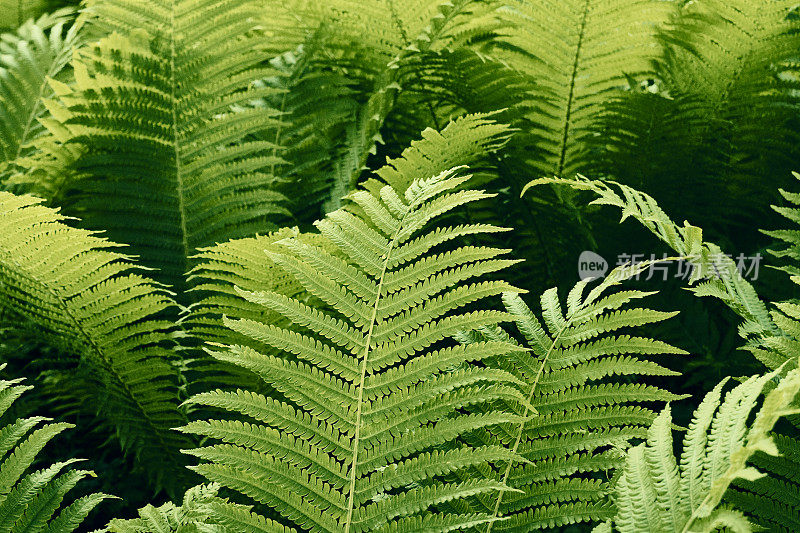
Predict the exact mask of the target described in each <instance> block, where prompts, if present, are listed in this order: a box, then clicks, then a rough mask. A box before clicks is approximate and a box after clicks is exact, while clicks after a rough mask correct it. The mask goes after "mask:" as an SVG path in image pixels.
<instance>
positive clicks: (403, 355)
mask: <svg viewBox="0 0 800 533" xmlns="http://www.w3.org/2000/svg"><path fill="white" fill-rule="evenodd" d="M468 179H469V176H457V175H456V172H455V170H451V171H447V172H444V173H442V174H440V175H438V176H435V177H432V178H426V179H418V180H415V181H413V182H411V185H410V186H409V187H408V188H407V189H406V190H405V192H398V190H397V189H394V188H392V187H391V186H388V185H386V186H384V187H382V188H381V189H380V190H379V191H376V192H373V193H370V192H367V191H364V190H362V191H358V192H355V193H353V194H351V195H350V196H349V197H348V206H347V208H342V209H339V210H337V211H334V212H333V213H330V214H329V215H328V216H327V217H326V218H325V219H323V220H321V221H319V222H317V224H316V226H317V228H318V229H319V232H320V234H321V235H322V237H324V238H325V239H326V240H328V241H330V243H331V244H332V245H333V246H335V248H336V251H335V253H329V252H328V251H326V250H325V248H324V247H322V246H318V245H314V244H308V243H306V242H303V240H302V239H298V238H287V239H283V240H282V241H279V242H277V243H275V244H276V247H278V250H277V251H276V250H274V249H268V255H269V257H270V258H271V260H272V261H273V262H274V263H275V264H277V265H278V266H280V267H281V268H282V269H284V270H285V271H286V272H287V273H289V274H291V275H292V276H293V277H294V278H296V279H297V281H298V282H299V283H300V284H301V285H302V286H303V287H304V288H305V289H306V290H307V291H308V292H309V293H310V294H312V295H313V296H314V297H316V298H317V299H319V300H320V302H321V303H319V304H317V305H316V306H314V307H312V306H309V305H306V304H304V303H303V302H301V301H298V300H296V299H294V298H291V297H287V296H285V295H284V294H281V293H279V292H274V291H268V292H242V295H243V296H244V297H245V298H247V299H248V300H249V301H251V302H252V303H255V304H260V305H262V306H264V307H265V308H266V309H269V310H271V311H273V312H276V313H279V314H281V315H283V316H284V317H286V318H287V319H289V320H290V322H292V323H293V326H291V327H280V326H276V325H274V324H271V323H264V322H260V321H258V320H252V319H246V318H242V319H238V320H230V319H228V320H226V324H227V325H228V326H229V327H230V328H231V329H233V330H234V331H236V332H238V333H239V334H241V335H246V336H249V337H252V338H253V339H254V340H255V341H257V342H260V343H264V344H267V345H271V346H272V347H274V348H277V349H279V350H280V351H281V353H279V354H278V355H264V354H261V353H259V352H257V351H256V350H255V349H253V348H251V347H249V346H245V345H235V346H232V347H230V348H228V349H219V350H216V351H214V352H213V355H214V356H215V357H217V358H219V359H220V360H222V361H225V362H228V363H231V364H235V365H239V366H241V367H244V368H246V369H249V370H251V371H252V372H254V373H256V374H257V375H258V376H259V378H260V379H261V380H263V381H264V382H265V383H266V384H268V385H270V386H271V387H272V388H273V389H274V390H275V391H277V393H278V394H277V395H273V396H270V397H266V396H263V395H260V394H256V393H253V392H250V391H246V390H236V391H223V390H216V391H212V392H208V393H201V394H199V395H196V396H194V397H193V398H192V399H191V400H190V403H192V404H194V405H199V406H205V407H215V408H221V409H223V410H226V411H228V412H229V413H230V415H231V416H229V417H228V418H222V419H212V420H201V421H197V422H191V423H190V424H188V425H187V426H185V427H184V428H183V431H185V432H188V433H192V434H196V435H202V436H206V437H209V438H210V439H212V441H221V442H218V443H216V444H213V443H210V444H209V445H208V446H205V447H202V448H198V449H196V450H191V451H190V452H189V453H191V454H192V455H195V456H197V457H198V458H200V460H201V463H200V464H199V465H197V466H195V467H192V468H193V469H194V470H196V471H197V472H199V473H200V474H202V475H204V476H205V477H206V478H208V479H209V480H210V481H212V482H217V483H220V484H221V485H223V486H226V487H229V488H232V489H234V490H237V491H239V492H242V493H244V494H246V495H248V496H250V497H251V498H253V499H255V500H256V501H258V502H260V503H262V504H264V505H267V506H269V507H271V508H273V509H274V510H275V511H277V512H278V513H279V514H280V515H282V516H283V518H284V519H285V520H287V521H289V522H291V523H292V524H294V525H295V526H297V527H300V528H302V529H305V530H310V531H326V532H341V531H345V532H357V531H404V530H435V531H451V530H456V529H460V528H467V527H471V526H474V525H476V524H480V523H485V522H486V521H487V520H491V519H492V517H491V515H489V514H486V513H475V512H465V513H448V512H441V513H437V512H431V511H432V510H435V508H436V507H437V506H438V505H441V504H444V503H446V502H450V501H453V500H457V499H461V498H465V497H469V496H474V495H477V494H484V493H495V492H496V491H498V490H500V489H502V488H504V485H503V484H501V483H499V482H498V481H496V480H494V479H484V478H475V479H469V480H464V481H458V480H453V479H450V478H448V474H452V473H454V472H458V471H461V470H464V469H467V468H470V467H474V466H477V465H481V464H485V463H487V462H488V463H492V464H505V463H506V462H514V461H516V455H515V454H514V453H512V452H511V451H510V450H508V449H507V448H505V447H502V446H497V445H488V446H477V447H472V446H466V445H461V444H457V439H458V437H459V436H460V435H463V434H465V433H466V432H469V431H473V430H475V429H478V428H481V427H486V426H488V425H495V424H499V423H514V422H517V421H518V420H519V416H518V415H515V414H512V413H506V412H503V411H499V410H496V409H495V408H494V407H493V405H494V404H495V402H498V401H502V402H505V403H508V404H511V405H514V404H517V403H522V404H524V403H525V399H524V398H523V396H522V394H521V393H520V391H519V388H520V386H521V385H522V383H521V382H520V381H519V380H518V379H517V378H516V377H514V376H513V375H512V374H510V373H508V372H505V371H503V370H499V369H492V368H488V367H484V366H482V365H481V364H480V362H481V361H483V360H486V359H488V358H493V357H494V358H496V357H500V356H503V355H505V354H509V353H513V352H516V351H521V350H523V348H521V347H518V346H514V345H513V344H510V343H507V342H502V341H501V342H494V341H492V342H481V343H475V344H472V345H469V346H465V345H458V344H457V343H455V342H453V341H450V340H449V337H450V336H452V335H454V334H455V333H456V332H458V331H460V330H468V329H475V328H479V327H483V326H491V325H494V324H496V323H498V322H501V321H504V320H507V319H508V318H509V315H508V314H507V313H505V312H501V311H496V310H491V309H487V308H480V307H478V308H477V309H476V308H474V307H471V308H468V309H463V308H464V307H465V306H472V305H474V304H475V303H476V302H479V301H481V300H483V299H485V298H488V297H491V296H497V295H499V294H501V293H502V292H516V291H517V289H515V288H514V287H512V286H510V285H509V284H507V283H505V282H503V281H477V280H475V281H474V279H475V278H479V277H481V276H483V275H485V274H487V273H491V272H496V271H498V270H501V269H503V268H505V267H508V266H510V265H513V264H514V263H515V262H516V261H514V260H510V259H505V258H503V257H502V256H503V254H505V253H507V250H500V249H494V248H487V247H476V246H461V247H458V248H455V249H450V250H448V249H444V250H443V249H442V248H441V246H442V245H446V244H448V243H453V242H457V241H458V240H460V239H461V238H462V237H463V236H466V235H472V234H478V233H487V232H490V233H491V232H498V231H503V230H502V228H498V227H494V226H487V225H482V224H473V225H462V226H455V227H448V226H437V225H436V224H435V220H436V218H437V217H439V216H441V215H442V214H444V213H446V212H449V211H451V210H453V209H455V208H457V207H459V206H461V205H464V204H467V203H469V202H474V201H478V200H481V199H483V198H486V197H487V196H488V195H487V194H486V193H484V192H482V191H476V190H469V189H458V190H456V189H457V188H459V187H461V186H462V185H464V184H465V183H466V181H467V180H468ZM480 406H484V407H486V409H485V412H482V413H479V414H471V413H470V411H471V409H472V408H473V407H480ZM242 415H243V416H245V417H247V418H248V419H250V421H246V422H243V421H240V420H238V419H237V417H238V418H240V417H241V416H242Z"/></svg>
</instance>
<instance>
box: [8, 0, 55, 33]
mask: <svg viewBox="0 0 800 533" xmlns="http://www.w3.org/2000/svg"><path fill="white" fill-rule="evenodd" d="M46 9H47V0H3V1H2V2H0V13H1V14H2V15H0V30H5V31H8V30H14V29H17V28H19V27H20V26H22V24H23V23H24V22H25V21H27V20H28V19H30V18H36V17H38V16H39V15H41V14H42V13H44V11H45V10H46Z"/></svg>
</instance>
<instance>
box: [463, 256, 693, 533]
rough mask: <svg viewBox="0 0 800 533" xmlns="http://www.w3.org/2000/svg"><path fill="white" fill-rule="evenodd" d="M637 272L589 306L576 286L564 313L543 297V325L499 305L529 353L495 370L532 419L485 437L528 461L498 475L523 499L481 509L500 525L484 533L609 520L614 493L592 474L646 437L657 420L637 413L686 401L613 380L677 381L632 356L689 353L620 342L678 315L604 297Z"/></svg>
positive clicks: (623, 274)
mask: <svg viewBox="0 0 800 533" xmlns="http://www.w3.org/2000/svg"><path fill="white" fill-rule="evenodd" d="M637 271H638V269H637V268H632V267H630V266H629V267H626V268H625V269H616V270H614V271H612V272H611V273H610V274H609V275H608V277H607V278H606V280H604V281H603V282H602V283H601V284H600V285H598V286H597V287H595V288H593V289H592V290H591V291H589V293H588V294H586V295H585V296H584V295H583V293H584V291H585V289H586V287H587V282H585V281H581V282H579V283H578V284H577V285H576V286H575V287H574V288H573V290H572V291H570V293H569V295H568V298H567V309H566V313H565V311H564V310H563V309H562V308H561V304H560V302H559V299H558V295H557V293H556V290H555V289H551V290H548V291H546V292H545V293H544V294H542V297H541V305H542V319H543V322H542V321H540V319H539V318H537V317H536V315H534V314H533V312H531V310H530V309H529V308H528V307H527V305H525V303H524V302H523V301H522V299H521V298H520V297H519V296H517V295H516V294H511V293H508V294H505V295H504V296H503V301H504V303H505V305H506V309H507V310H508V312H509V313H511V315H512V316H513V317H514V321H515V323H516V324H517V327H518V329H519V331H520V332H521V333H522V335H523V336H524V337H525V339H526V341H527V345H528V347H529V348H530V350H531V352H520V353H516V354H514V357H508V356H504V357H503V358H501V359H499V360H497V364H498V365H500V366H501V368H504V369H506V370H508V371H509V372H511V373H512V374H514V375H516V376H517V377H518V378H519V379H520V380H521V381H522V382H523V383H524V385H523V387H521V388H520V392H521V393H522V394H524V395H525V396H526V397H527V398H528V402H529V403H530V405H531V409H533V411H528V410H527V408H525V409H524V410H523V411H520V412H519V413H518V414H520V415H521V420H523V421H524V422H521V423H519V424H517V425H516V426H515V425H511V424H505V425H503V426H501V427H500V428H497V429H490V430H489V431H488V432H486V433H485V435H484V437H483V439H484V441H485V442H487V443H490V444H495V445H503V446H507V447H510V448H511V449H512V450H514V451H515V452H517V453H519V454H520V455H521V456H522V457H524V458H525V459H527V460H528V461H529V463H528V464H522V465H511V464H509V465H508V466H506V468H505V469H504V470H503V471H501V472H499V473H498V475H499V476H500V479H501V481H502V482H503V483H504V484H508V485H509V486H510V487H513V488H516V489H519V490H520V491H521V492H519V493H501V494H500V495H499V496H492V497H482V498H480V499H479V505H480V508H481V509H487V510H489V511H490V512H493V513H494V516H496V517H503V518H504V520H502V521H499V522H492V523H490V524H489V526H488V527H487V528H486V530H487V531H491V530H497V531H530V530H533V529H542V528H548V527H558V526H563V525H567V524H572V523H576V522H582V521H589V520H598V519H605V518H607V517H609V516H610V514H609V513H610V508H609V505H608V502H607V494H608V492H609V486H608V484H607V483H606V482H604V481H603V480H602V479H600V478H599V477H596V476H594V475H593V474H596V473H600V472H603V471H607V470H613V469H614V468H616V467H617V466H620V465H621V461H622V457H621V456H620V454H619V453H618V452H616V450H618V449H620V448H624V447H625V446H627V443H628V441H629V439H631V438H641V437H643V436H644V434H645V430H646V428H647V427H648V426H649V425H650V423H651V422H652V420H653V418H654V414H653V413H652V412H651V411H650V410H649V409H647V408H645V407H642V406H640V405H637V404H638V403H641V402H648V401H671V400H675V399H678V398H680V396H676V395H673V394H671V393H669V392H667V391H665V390H663V389H661V388H659V387H655V386H651V385H645V384H632V383H620V382H619V381H617V380H614V379H607V378H609V377H613V376H614V375H619V376H624V375H634V376H635V375H674V374H675V373H674V372H672V371H670V370H668V369H666V368H664V367H662V366H660V365H658V364H656V363H653V362H650V361H646V360H644V359H639V358H638V357H636V356H638V355H652V354H683V353H686V352H684V351H683V350H680V349H678V348H675V347H673V346H670V345H669V344H666V343H664V342H660V341H656V340H652V339H648V338H644V337H632V336H630V335H620V334H615V333H616V332H617V330H620V329H623V328H624V329H628V328H631V327H637V326H640V325H642V324H645V323H649V322H658V321H661V320H664V319H666V318H668V317H670V316H672V315H673V314H674V313H663V312H659V311H654V310H650V309H644V308H632V309H623V307H624V306H626V304H628V303H629V302H631V301H632V300H635V299H638V298H643V297H646V296H648V295H649V294H650V293H646V292H642V291H636V290H630V291H622V292H617V293H612V294H608V290H609V289H611V288H612V287H614V286H616V285H618V284H619V283H620V282H622V281H624V280H626V279H628V278H630V277H632V276H633V275H634V274H635V273H636V272H637ZM610 319H611V320H610ZM462 338H463V340H467V341H473V342H475V341H480V340H482V341H487V340H488V341H501V340H503V339H507V338H508V335H507V334H506V333H505V332H504V331H502V330H500V329H496V330H483V331H481V332H476V333H473V334H470V335H466V336H463V337H462ZM531 413H533V414H534V415H535V416H533V417H531V416H530V415H531Z"/></svg>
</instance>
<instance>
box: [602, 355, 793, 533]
mask: <svg viewBox="0 0 800 533" xmlns="http://www.w3.org/2000/svg"><path fill="white" fill-rule="evenodd" d="M777 375H778V371H773V372H771V373H769V374H765V375H763V376H753V377H751V378H749V379H747V380H746V381H744V382H743V383H742V384H740V385H738V386H737V387H736V388H734V389H733V390H731V391H730V392H729V393H728V394H727V395H726V396H725V400H724V401H723V402H722V404H721V405H720V393H721V389H722V387H723V386H724V384H725V381H727V380H724V381H723V382H722V383H720V384H719V385H717V386H716V387H715V388H714V390H712V391H711V392H709V393H708V394H707V395H706V397H705V399H704V400H703V402H702V403H701V404H700V406H699V407H698V408H697V410H696V411H695V414H694V419H693V420H692V423H691V425H690V427H689V431H688V433H687V434H686V437H685V438H684V443H683V453H682V454H681V460H680V466H678V465H677V464H676V461H675V458H674V456H673V450H672V433H671V429H670V426H671V423H672V417H671V414H670V410H669V407H667V408H666V409H665V410H664V411H662V413H661V414H660V415H659V416H658V418H656V420H655V422H654V423H653V425H652V427H651V428H650V431H649V434H648V437H647V442H646V444H640V445H638V446H636V447H635V448H633V449H632V450H630V452H629V453H628V459H627V463H626V465H625V470H624V472H623V474H622V476H621V477H620V479H619V482H618V484H617V486H616V490H615V494H614V503H615V504H616V507H617V510H618V511H617V514H616V516H615V517H614V519H613V523H614V526H616V529H618V530H619V531H620V532H623V533H625V532H643V533H645V532H646V533H659V532H667V531H682V532H689V531H698V532H699V531H703V532H710V531H714V530H715V529H717V528H722V527H727V528H730V529H732V530H734V531H752V528H751V525H750V524H749V521H748V520H747V518H746V517H745V515H744V514H743V513H742V512H741V511H740V510H738V509H734V508H730V507H727V506H720V503H721V501H722V498H723V495H724V494H725V491H726V490H727V488H728V487H729V486H730V484H731V482H733V481H734V480H736V479H745V480H748V481H754V480H756V479H758V478H760V477H762V476H763V475H764V474H763V473H761V472H759V471H758V470H757V469H755V468H754V467H752V466H748V460H749V459H750V458H751V457H752V456H753V455H754V454H755V453H756V452H762V453H766V454H768V455H771V456H777V455H778V453H779V452H778V448H777V447H776V445H775V442H774V441H773V439H772V437H771V436H770V434H769V432H770V430H772V428H773V426H774V425H775V423H776V422H777V421H778V419H779V418H780V417H782V416H787V415H791V414H796V413H798V412H800V411H798V409H797V407H796V405H795V403H794V402H795V397H796V395H797V392H798V391H799V390H800V370H797V369H795V370H792V371H790V372H789V373H788V374H787V375H786V376H785V377H784V378H783V379H781V380H780V383H779V384H778V385H777V386H776V387H775V388H774V389H772V390H771V391H769V392H768V393H767V395H766V397H765V398H764V401H763V404H762V405H761V406H760V408H759V409H758V410H757V411H756V414H755V418H754V419H753V421H752V423H751V424H750V425H749V426H748V424H747V422H748V419H749V417H750V416H751V412H752V411H753V409H754V408H755V406H756V403H757V401H758V397H759V396H760V395H761V393H762V390H764V388H765V386H766V385H767V384H769V383H771V382H772V379H773V378H776V376H777ZM607 530H608V529H607Z"/></svg>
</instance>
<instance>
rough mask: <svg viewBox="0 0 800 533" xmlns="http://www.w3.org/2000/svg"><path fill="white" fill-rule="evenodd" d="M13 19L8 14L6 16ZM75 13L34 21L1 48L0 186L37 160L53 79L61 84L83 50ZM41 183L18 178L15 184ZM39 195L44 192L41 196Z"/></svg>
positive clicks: (2, 44) (17, 32) (23, 27)
mask: <svg viewBox="0 0 800 533" xmlns="http://www.w3.org/2000/svg"><path fill="white" fill-rule="evenodd" d="M2 12H3V13H7V11H6V10H3V11H2ZM69 14H70V11H69V10H66V11H62V12H58V13H54V14H53V15H45V16H44V17H42V18H41V19H39V20H35V21H34V20H29V21H28V22H26V23H25V24H24V25H22V26H21V27H20V28H19V29H18V30H17V31H16V33H14V34H8V35H4V36H3V38H2V41H1V42H0V52H2V55H0V158H2V162H1V163H0V180H2V181H6V180H7V179H8V178H10V177H12V176H14V174H15V172H18V171H19V168H18V166H17V162H16V161H17V159H19V158H24V157H26V156H29V155H30V154H31V143H32V142H33V141H34V140H36V138H38V137H39V136H40V135H42V133H43V132H44V127H43V126H42V124H41V123H40V122H39V120H40V119H41V118H42V117H44V116H45V114H46V111H47V110H46V108H45V106H44V103H43V100H44V99H47V98H50V97H52V96H53V90H52V88H51V86H50V84H49V81H48V80H49V79H50V78H60V77H62V76H59V74H60V73H61V72H62V70H64V68H65V67H66V65H67V63H68V62H69V60H70V58H71V57H72V50H73V48H74V47H75V46H76V45H77V44H78V40H79V39H78V36H79V32H78V26H77V25H74V24H73V25H71V26H69V27H68V24H69V22H70V21H69V16H68V15H69ZM20 181H22V182H27V181H35V176H33V177H28V176H24V175H23V176H17V177H16V179H15V180H14V182H20ZM37 192H39V191H37Z"/></svg>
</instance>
